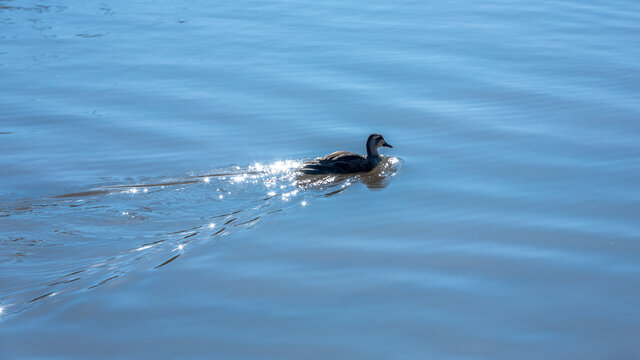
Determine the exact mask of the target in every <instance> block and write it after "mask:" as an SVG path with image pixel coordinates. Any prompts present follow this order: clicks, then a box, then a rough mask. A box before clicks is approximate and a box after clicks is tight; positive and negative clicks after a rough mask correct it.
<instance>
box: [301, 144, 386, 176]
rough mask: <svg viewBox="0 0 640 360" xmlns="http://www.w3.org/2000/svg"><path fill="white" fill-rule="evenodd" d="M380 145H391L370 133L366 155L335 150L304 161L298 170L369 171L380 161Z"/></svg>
mask: <svg viewBox="0 0 640 360" xmlns="http://www.w3.org/2000/svg"><path fill="white" fill-rule="evenodd" d="M381 146H384V147H388V148H392V147H393V146H391V145H389V144H387V142H386V141H385V140H384V138H383V137H382V135H380V134H371V135H369V138H368V139H367V156H362V155H360V154H354V153H351V152H347V151H336V152H334V153H331V154H329V155H327V156H325V157H321V158H318V159H316V160H313V161H310V162H307V163H305V164H304V165H303V166H302V168H301V169H300V171H302V172H303V173H304V174H309V175H317V174H353V173H362V172H369V171H371V170H373V169H375V168H376V166H378V164H380V161H382V158H381V157H380V154H379V153H378V148H379V147H381Z"/></svg>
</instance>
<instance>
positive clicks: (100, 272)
mask: <svg viewBox="0 0 640 360" xmlns="http://www.w3.org/2000/svg"><path fill="white" fill-rule="evenodd" d="M300 164H301V162H299V161H279V162H275V163H273V164H268V165H262V164H254V165H252V166H249V167H246V168H241V167H238V166H235V167H231V168H225V169H221V170H218V171H213V172H211V173H207V174H192V175H190V176H186V177H182V178H177V179H145V180H144V181H140V182H138V183H135V184H124V185H123V184H112V185H101V186H97V187H96V188H94V189H91V190H86V191H79V192H73V193H68V194H61V195H57V196H52V197H50V198H46V199H39V200H37V201H25V202H23V203H20V204H9V205H6V206H4V205H3V206H2V207H1V208H0V217H2V218H3V220H2V228H3V229H2V234H3V235H2V237H0V249H1V250H2V251H0V269H2V272H1V273H2V275H0V280H1V281H0V283H2V288H0V308H2V309H3V313H2V315H5V316H7V315H10V314H16V313H19V312H21V311H24V310H26V309H28V308H30V307H32V306H35V305H36V304H38V303H42V302H43V301H47V300H51V299H59V298H61V297H62V296H65V295H69V294H73V293H75V292H79V291H87V290H91V289H94V288H96V287H99V286H102V285H105V284H107V283H109V282H110V281H113V280H115V279H118V278H119V277H121V276H123V275H125V274H126V273H128V272H131V271H135V270H151V269H162V268H163V267H165V266H167V265H169V264H171V263H173V262H174V261H176V260H178V259H179V258H180V256H181V255H182V254H183V253H184V252H185V251H191V250H193V249H195V248H196V245H198V244H202V243H205V242H208V241H224V238H225V236H228V235H230V234H232V233H234V232H236V231H240V230H247V229H251V228H252V227H254V226H255V225H256V224H258V223H259V222H260V221H263V220H264V219H265V218H267V217H269V216H271V215H278V216H280V215H283V214H286V213H288V212H290V211H294V210H296V209H300V208H301V207H305V206H308V205H309V204H310V203H311V202H312V201H313V199H314V198H316V199H320V198H328V197H332V196H335V195H338V194H340V193H342V192H343V191H346V190H347V189H350V188H353V186H354V185H358V184H364V185H365V186H366V187H367V188H368V189H370V190H381V189H384V188H385V187H386V186H387V185H388V184H389V182H390V181H391V179H392V178H393V177H394V176H395V175H396V174H397V172H398V170H399V168H400V166H401V164H402V163H401V161H400V160H399V159H397V158H393V157H385V158H384V160H383V162H382V163H381V164H380V166H378V168H376V170H374V171H372V172H371V173H368V174H359V175H353V176H346V175H339V176H335V175H303V174H301V173H300V172H298V171H297V168H298V167H299V166H300Z"/></svg>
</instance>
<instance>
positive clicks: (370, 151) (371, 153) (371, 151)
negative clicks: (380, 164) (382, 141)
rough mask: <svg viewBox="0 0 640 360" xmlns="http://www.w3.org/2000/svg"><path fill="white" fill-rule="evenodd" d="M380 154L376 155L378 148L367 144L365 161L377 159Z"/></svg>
mask: <svg viewBox="0 0 640 360" xmlns="http://www.w3.org/2000/svg"><path fill="white" fill-rule="evenodd" d="M379 157H380V154H379V153H378V148H377V147H376V145H375V144H373V143H369V144H367V159H375V158H379Z"/></svg>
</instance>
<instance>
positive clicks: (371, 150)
mask: <svg viewBox="0 0 640 360" xmlns="http://www.w3.org/2000/svg"><path fill="white" fill-rule="evenodd" d="M381 146H384V147H388V148H392V147H393V146H391V145H390V144H388V143H387V142H386V141H385V139H384V138H383V137H382V135H380V134H371V135H369V138H368V139H367V156H380V154H378V148H379V147H381Z"/></svg>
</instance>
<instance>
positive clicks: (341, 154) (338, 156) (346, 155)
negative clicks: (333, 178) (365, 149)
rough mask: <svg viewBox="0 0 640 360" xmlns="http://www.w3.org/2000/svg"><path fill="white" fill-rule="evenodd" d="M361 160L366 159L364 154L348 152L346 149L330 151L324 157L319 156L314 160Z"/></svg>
mask: <svg viewBox="0 0 640 360" xmlns="http://www.w3.org/2000/svg"><path fill="white" fill-rule="evenodd" d="M362 160H367V158H365V157H364V156H362V155H360V154H356V153H352V152H348V151H336V152H334V153H331V154H329V155H327V156H325V157H321V158H319V159H317V160H316V161H318V162H321V163H322V162H330V161H344V162H349V161H354V162H358V161H362Z"/></svg>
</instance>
